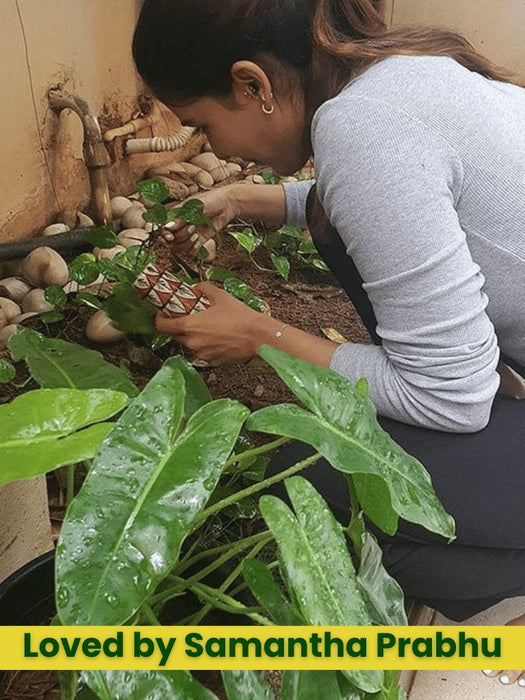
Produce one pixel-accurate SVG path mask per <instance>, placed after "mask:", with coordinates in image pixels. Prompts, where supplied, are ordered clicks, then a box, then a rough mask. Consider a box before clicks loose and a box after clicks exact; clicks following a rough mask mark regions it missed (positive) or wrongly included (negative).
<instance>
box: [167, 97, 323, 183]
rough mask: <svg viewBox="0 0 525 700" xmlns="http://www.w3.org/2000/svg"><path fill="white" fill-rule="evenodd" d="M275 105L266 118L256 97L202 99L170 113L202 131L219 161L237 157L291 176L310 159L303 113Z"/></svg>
mask: <svg viewBox="0 0 525 700" xmlns="http://www.w3.org/2000/svg"><path fill="white" fill-rule="evenodd" d="M272 105H273V106H274V112H273V113H272V114H265V113H264V112H263V110H262V106H263V103H262V101H261V100H260V99H258V97H257V96H252V95H250V94H249V93H248V96H247V93H242V94H241V95H237V96H235V95H233V96H231V97H228V98H225V99H222V98H215V97H201V98H197V99H195V100H192V101H191V102H185V103H184V104H180V105H170V109H171V110H172V111H173V113H174V114H175V115H176V116H177V117H178V118H179V119H180V121H181V122H182V124H183V125H185V126H193V127H197V128H199V129H202V130H203V131H204V133H205V134H206V136H207V137H208V140H209V142H210V146H211V148H212V149H213V151H214V153H215V154H216V155H217V156H218V157H219V158H227V157H228V156H238V157H240V158H243V159H244V160H247V161H254V162H255V163H258V164H260V165H267V166H269V167H271V168H272V169H273V170H274V171H275V172H276V173H278V174H280V175H291V174H293V173H294V172H296V171H297V170H299V169H300V168H302V167H303V165H304V164H305V162H306V161H307V160H308V158H309V156H310V153H309V147H308V145H307V144H305V143H304V141H305V138H304V132H305V125H304V110H302V109H300V108H297V107H296V106H295V107H294V106H292V104H291V103H290V104H281V103H279V104H278V103H277V102H276V101H275V99H273V101H272ZM266 107H267V109H268V103H267V105H266Z"/></svg>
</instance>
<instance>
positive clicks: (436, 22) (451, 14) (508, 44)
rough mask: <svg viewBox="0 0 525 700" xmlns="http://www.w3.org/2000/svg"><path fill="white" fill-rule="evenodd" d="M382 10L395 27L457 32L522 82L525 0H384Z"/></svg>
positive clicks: (524, 79)
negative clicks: (413, 26) (435, 28)
mask: <svg viewBox="0 0 525 700" xmlns="http://www.w3.org/2000/svg"><path fill="white" fill-rule="evenodd" d="M385 11H386V15H387V18H389V19H390V21H391V22H392V24H393V25H394V26H401V25H431V26H442V27H446V28H448V29H454V30H456V31H459V32H461V33H462V34H464V35H465V36H466V37H467V38H468V39H469V40H470V41H471V43H472V44H474V46H475V47H476V48H477V49H478V50H479V51H480V52H481V53H483V54H484V55H486V56H487V57H488V58H490V59H491V60H493V61H494V62H496V63H498V64H499V65H502V66H505V67H506V68H509V69H510V70H512V71H514V72H515V73H516V74H517V76H518V77H519V78H520V79H521V80H522V81H525V50H524V39H523V37H524V27H525V0H386V10H385Z"/></svg>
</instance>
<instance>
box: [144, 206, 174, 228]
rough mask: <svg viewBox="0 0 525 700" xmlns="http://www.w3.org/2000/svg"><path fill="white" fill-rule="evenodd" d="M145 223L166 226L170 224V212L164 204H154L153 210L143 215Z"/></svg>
mask: <svg viewBox="0 0 525 700" xmlns="http://www.w3.org/2000/svg"><path fill="white" fill-rule="evenodd" d="M142 218H143V219H144V221H146V222H147V223H149V224H155V225H156V226H166V224H167V223H168V211H167V209H166V207H165V206H164V205H163V204H159V203H157V204H154V205H153V206H152V207H151V209H150V210H149V211H148V212H146V213H145V214H143V215H142Z"/></svg>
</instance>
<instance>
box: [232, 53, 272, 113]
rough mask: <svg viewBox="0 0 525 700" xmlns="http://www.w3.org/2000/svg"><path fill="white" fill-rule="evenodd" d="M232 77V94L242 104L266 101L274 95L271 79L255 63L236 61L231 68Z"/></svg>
mask: <svg viewBox="0 0 525 700" xmlns="http://www.w3.org/2000/svg"><path fill="white" fill-rule="evenodd" d="M231 76H232V94H233V97H234V99H235V100H236V101H238V102H239V103H240V104H245V103H246V100H247V99H253V98H258V99H259V100H261V101H264V100H266V99H269V98H270V97H271V95H272V85H271V82H270V79H269V78H268V76H267V75H266V73H265V72H264V71H263V69H262V68H261V67H260V66H258V65H257V64H256V63H254V62H253V61H236V62H235V63H234V64H233V66H232V68H231Z"/></svg>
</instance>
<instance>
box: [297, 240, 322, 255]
mask: <svg viewBox="0 0 525 700" xmlns="http://www.w3.org/2000/svg"><path fill="white" fill-rule="evenodd" d="M297 252H298V253H299V254H300V255H317V254H318V253H317V248H316V247H315V245H314V243H313V241H310V240H309V239H308V238H305V239H303V240H302V241H301V243H300V244H299V248H298V249H297Z"/></svg>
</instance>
